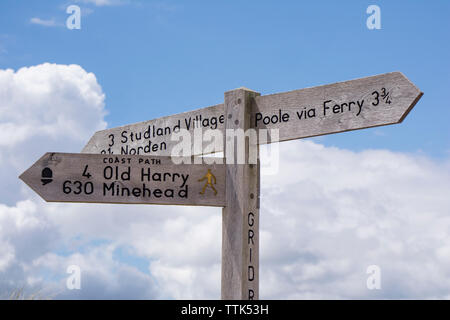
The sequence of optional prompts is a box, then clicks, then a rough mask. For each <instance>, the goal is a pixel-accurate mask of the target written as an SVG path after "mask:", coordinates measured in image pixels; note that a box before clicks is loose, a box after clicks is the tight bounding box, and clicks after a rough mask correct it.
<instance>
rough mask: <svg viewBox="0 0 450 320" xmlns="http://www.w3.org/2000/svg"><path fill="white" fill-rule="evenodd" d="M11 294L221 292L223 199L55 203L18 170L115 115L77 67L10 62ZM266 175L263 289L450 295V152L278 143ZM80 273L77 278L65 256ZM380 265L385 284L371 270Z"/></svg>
mask: <svg viewBox="0 0 450 320" xmlns="http://www.w3.org/2000/svg"><path fill="white" fill-rule="evenodd" d="M0 101H1V103H0V128H1V129H0V146H1V148H2V149H1V150H2V151H1V152H0V164H1V165H2V170H1V171H0V179H1V181H2V182H1V186H2V190H3V192H2V194H1V195H0V296H2V295H1V293H2V292H7V291H9V290H11V289H12V288H20V287H22V286H25V287H27V288H29V290H30V291H34V290H37V289H43V294H44V296H50V297H51V296H53V295H54V294H57V295H56V298H58V297H59V298H177V299H189V298H204V299H214V298H219V297H220V259H221V252H220V245H221V244H220V241H221V210H220V209H218V208H202V207H180V206H139V205H129V206H126V205H92V204H50V203H45V202H43V201H42V200H41V199H39V198H38V197H37V196H36V195H35V194H34V193H33V192H32V191H31V190H29V188H27V187H26V186H24V185H23V183H21V182H20V181H19V180H18V179H17V176H18V175H19V174H20V173H21V171H23V170H24V169H25V168H27V167H28V166H30V165H31V164H32V163H33V162H34V161H35V160H36V159H37V158H38V157H39V156H41V155H42V154H43V153H44V152H46V151H51V150H54V151H70V152H77V151H78V150H81V148H82V146H83V144H84V143H85V142H86V141H87V140H88V138H89V137H90V135H91V134H92V133H93V132H94V131H95V130H98V129H101V128H104V127H105V122H104V120H103V117H104V109H103V108H104V94H103V92H102V90H101V87H100V85H99V84H98V83H97V81H96V79H95V76H94V75H93V74H90V73H87V72H86V71H85V70H83V69H82V68H81V67H79V66H74V65H71V66H62V65H51V64H43V65H39V66H35V67H29V68H23V69H20V70H18V71H17V72H14V71H13V70H0ZM280 152H281V159H280V166H279V168H280V171H279V173H278V174H277V175H271V176H264V175H263V176H262V184H261V185H262V199H261V244H260V252H261V257H260V260H261V261H260V271H261V273H260V296H261V298H267V299H292V298H363V299H366V298H367V299H370V298H446V297H447V298H448V297H449V294H448V292H449V289H450V280H448V279H450V271H448V270H450V236H449V235H450V216H449V215H448V213H449V212H450V197H449V196H448V195H449V194H450V162H449V161H448V160H447V161H437V160H432V159H428V158H426V157H425V156H423V155H416V154H404V153H395V152H391V151H387V150H366V151H363V152H352V151H349V150H343V149H339V148H331V147H324V146H323V145H320V144H318V143H313V142H311V141H293V142H283V143H282V144H280ZM72 264H76V265H79V266H80V267H81V271H82V289H81V290H79V291H77V290H73V291H70V290H67V289H66V287H65V280H66V278H67V276H68V274H66V268H67V266H69V265H72ZM374 264H375V265H378V266H380V268H381V276H382V280H381V285H382V289H381V290H374V291H370V290H368V289H367V288H366V280H367V276H368V275H367V274H366V268H367V266H369V265H374Z"/></svg>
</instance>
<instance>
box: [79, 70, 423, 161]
mask: <svg viewBox="0 0 450 320" xmlns="http://www.w3.org/2000/svg"><path fill="white" fill-rule="evenodd" d="M383 88H384V89H383ZM383 90H384V91H385V92H386V93H388V95H387V96H386V97H384V98H383V97H382V93H383ZM377 95H378V102H377V99H376V98H377ZM421 96H422V92H421V91H420V90H419V89H418V88H417V87H416V86H414V84H412V83H411V82H410V81H409V80H408V79H407V78H406V77H405V76H404V75H403V74H402V73H400V72H392V73H386V74H381V75H377V76H372V77H367V78H361V79H356V80H350V81H345V82H338V83H334V84H329V85H324V86H318V87H312V88H306V89H300V90H295V91H290V92H283V93H277V94H271V95H265V96H258V97H255V98H254V100H253V104H252V108H251V110H250V113H251V116H250V128H256V129H257V130H259V129H279V141H286V140H292V139H301V138H306V137H313V136H318V135H324V134H330V133H338V132H344V131H349V130H356V129H364V128H369V127H376V126H382V125H389V124H395V123H399V122H401V121H403V119H404V118H405V117H406V115H407V114H408V113H409V111H410V110H411V109H412V108H413V107H414V105H415V104H416V103H417V101H418V100H419V99H420V97H421ZM358 102H359V103H360V105H361V107H360V106H359V105H358ZM375 104H376V105H375ZM302 111H303V113H302ZM196 117H197V119H199V120H200V118H201V121H197V122H196V123H197V126H196V127H201V128H202V129H203V130H206V129H216V130H220V132H222V133H223V131H224V128H225V120H226V119H225V105H224V104H218V105H215V106H211V107H207V108H203V109H198V110H194V111H190V112H185V113H181V114H176V115H172V116H167V117H163V118H159V119H155V120H150V121H145V122H140V123H136V124H131V125H127V126H123V127H117V128H112V129H106V130H103V131H99V132H97V133H95V134H94V136H93V137H92V138H91V139H90V141H89V142H88V143H87V145H86V146H85V147H84V149H83V151H82V152H83V153H114V154H133V153H136V154H141V155H160V156H170V155H171V151H172V148H173V147H174V146H175V145H176V144H177V143H178V142H176V141H171V131H173V128H174V127H176V126H177V125H178V124H179V126H180V128H182V129H188V130H189V131H190V132H191V133H192V132H193V130H194V129H193V120H194V119H195V118H196ZM300 118H301V119H300ZM189 121H191V126H188V123H189ZM149 127H150V129H151V130H150V131H151V132H150V133H149V134H146V131H148V129H149ZM153 129H156V132H157V131H158V130H159V131H160V133H161V132H162V133H164V134H163V135H160V136H158V135H156V136H154V137H153ZM169 131H170V133H169ZM136 135H137V136H138V137H140V139H139V140H138V139H137V138H136ZM223 136H224V137H225V134H223ZM268 142H269V143H270V142H275V141H270V140H269V141H268ZM264 143H265V142H264ZM193 144H194V139H192V145H193ZM206 145H207V144H203V148H205V146H206ZM216 151H223V144H222V148H221V149H218V150H216ZM206 153H207V152H205V151H204V150H202V148H199V149H198V150H197V149H195V150H194V148H192V155H199V154H206Z"/></svg>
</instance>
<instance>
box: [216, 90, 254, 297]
mask: <svg viewBox="0 0 450 320" xmlns="http://www.w3.org/2000/svg"><path fill="white" fill-rule="evenodd" d="M256 96H259V93H257V92H254V91H251V90H248V89H244V88H241V89H236V90H232V91H228V92H225V118H226V122H225V128H226V129H227V130H236V129H241V130H244V131H245V130H247V129H249V128H250V127H251V125H250V114H251V109H252V103H253V98H254V97H256ZM227 136H228V135H227ZM226 139H230V138H228V137H227V138H226ZM232 139H235V138H234V136H233V138H232ZM249 143H250V142H249V141H247V142H246V143H245V164H242V163H238V162H237V161H236V160H238V159H237V154H238V152H236V151H237V150H236V145H238V143H237V141H234V143H229V141H225V146H224V147H225V152H224V154H225V155H227V154H228V152H227V150H226V149H227V148H230V147H232V148H234V151H235V152H232V154H233V159H226V162H227V166H226V167H227V169H226V204H225V207H224V208H223V211H222V299H224V300H256V299H258V298H259V175H260V172H259V169H260V166H259V161H258V163H257V164H249V162H248V159H249V147H250V146H249ZM256 152H257V153H258V158H259V150H257V151H256Z"/></svg>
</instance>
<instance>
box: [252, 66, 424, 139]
mask: <svg viewBox="0 0 450 320" xmlns="http://www.w3.org/2000/svg"><path fill="white" fill-rule="evenodd" d="M383 88H384V89H383ZM383 93H386V96H385V97H384V98H383V96H382V95H383ZM421 96H422V92H420V90H419V89H418V88H417V87H416V86H414V85H413V84H412V83H411V82H410V81H409V80H408V79H407V78H406V77H405V76H404V75H403V74H402V73H400V72H392V73H386V74H382V75H378V76H373V77H367V78H362V79H357V80H351V81H345V82H339V83H334V84H330V85H324V86H318V87H312V88H306V89H300V90H295V91H291V92H284V93H278V94H272V95H266V96H261V97H256V98H255V101H254V102H255V103H254V105H253V110H252V116H251V122H252V127H254V128H257V129H262V128H265V129H279V130H280V131H279V137H280V141H286V140H292V139H299V138H306V137H313V136H318V135H324V134H330V133H337V132H344V131H349V130H355V129H364V128H369V127H376V126H381V125H388V124H394V123H399V122H401V121H403V119H404V118H405V117H406V115H407V114H408V113H409V111H410V110H411V109H412V108H413V107H414V105H415V104H416V102H417V101H418V100H419V99H420V97H421ZM377 97H378V100H377V99H376V98H377ZM360 107H361V108H360ZM302 111H303V113H302ZM259 114H261V116H259ZM280 114H281V118H283V116H284V118H285V119H288V120H287V121H283V120H281V121H280V119H279V118H280V116H279V115H280ZM257 116H258V118H260V117H264V116H265V117H268V118H271V121H270V122H269V123H267V124H264V123H263V122H262V120H258V121H257ZM299 116H301V117H302V119H300V118H299ZM272 117H273V119H272ZM268 118H266V120H267V119H268ZM276 118H278V122H275V123H273V122H272V120H274V121H276ZM263 119H264V118H263Z"/></svg>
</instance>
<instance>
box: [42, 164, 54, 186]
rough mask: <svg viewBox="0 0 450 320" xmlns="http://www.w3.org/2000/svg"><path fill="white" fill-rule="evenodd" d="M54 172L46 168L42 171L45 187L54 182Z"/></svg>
mask: <svg viewBox="0 0 450 320" xmlns="http://www.w3.org/2000/svg"><path fill="white" fill-rule="evenodd" d="M52 178H53V172H52V169H50V168H44V169H43V170H42V179H41V181H42V185H43V186H45V185H46V184H47V183H50V182H52V181H53V179H52Z"/></svg>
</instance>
